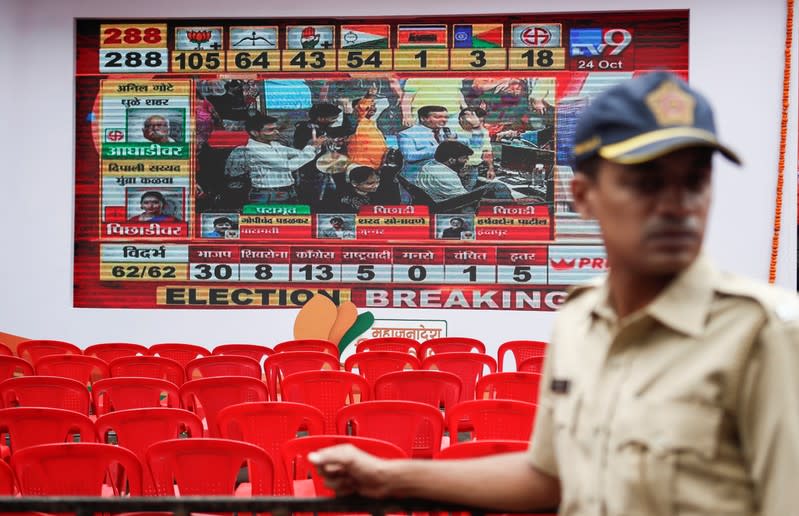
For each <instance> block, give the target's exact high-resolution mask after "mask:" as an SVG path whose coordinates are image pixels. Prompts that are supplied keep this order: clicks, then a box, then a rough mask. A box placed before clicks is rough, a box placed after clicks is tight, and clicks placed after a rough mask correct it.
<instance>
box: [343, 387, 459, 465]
mask: <svg viewBox="0 0 799 516" xmlns="http://www.w3.org/2000/svg"><path fill="white" fill-rule="evenodd" d="M336 429H337V430H338V433H339V434H342V435H344V434H346V433H347V430H348V429H350V430H351V431H352V435H356V436H360V437H372V438H375V439H383V440H385V441H389V442H391V443H394V444H396V445H397V446H399V447H400V448H402V450H403V451H404V452H405V453H407V454H408V456H412V457H426V458H431V457H432V456H433V454H435V453H436V452H437V451H438V450H440V449H441V437H442V436H443V435H444V416H443V415H442V414H441V411H440V410H439V409H437V408H435V407H433V406H430V405H428V404H426V403H417V402H415V401H400V400H392V401H364V402H362V403H354V404H352V405H347V406H346V407H342V408H341V409H339V411H338V414H337V416H336Z"/></svg>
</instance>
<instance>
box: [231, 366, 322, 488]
mask: <svg viewBox="0 0 799 516" xmlns="http://www.w3.org/2000/svg"><path fill="white" fill-rule="evenodd" d="M298 374H303V373H298ZM218 422H219V432H220V435H221V437H223V438H226V439H240V440H242V441H244V442H248V443H250V444H254V445H256V446H258V447H260V448H261V449H263V450H264V451H265V452H266V453H267V454H269V457H270V458H271V459H272V462H273V463H274V464H275V472H274V477H275V478H274V484H275V485H274V490H273V491H274V494H275V495H277V496H285V495H291V494H292V489H291V480H290V479H289V477H288V475H287V474H286V470H285V469H284V468H283V467H282V465H281V463H282V460H283V459H282V457H281V455H280V449H281V446H282V445H283V443H285V442H286V441H289V440H291V439H296V438H297V435H298V434H299V433H300V432H301V431H304V432H307V433H308V434H309V435H321V434H324V433H325V431H324V428H325V426H324V425H325V421H324V416H323V415H322V412H321V411H320V410H319V409H317V408H315V407H311V406H310V405H305V404H303V403H291V402H288V401H262V402H251V403H240V404H238V405H231V406H229V407H225V408H223V409H222V410H220V411H219V415H218Z"/></svg>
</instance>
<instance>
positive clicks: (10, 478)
mask: <svg viewBox="0 0 799 516" xmlns="http://www.w3.org/2000/svg"><path fill="white" fill-rule="evenodd" d="M15 494H17V479H16V477H15V476H14V470H13V469H11V466H9V465H8V463H7V462H6V461H4V460H0V495H2V496H11V495H15Z"/></svg>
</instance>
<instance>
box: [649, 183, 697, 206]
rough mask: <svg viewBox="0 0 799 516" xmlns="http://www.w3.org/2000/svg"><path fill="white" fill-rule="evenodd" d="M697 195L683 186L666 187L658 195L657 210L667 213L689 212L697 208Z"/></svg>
mask: <svg viewBox="0 0 799 516" xmlns="http://www.w3.org/2000/svg"><path fill="white" fill-rule="evenodd" d="M699 195H700V194H698V193H697V192H695V191H692V190H691V189H690V188H688V187H686V186H684V185H680V184H673V185H666V186H665V187H664V188H663V189H662V190H661V191H660V192H659V193H658V197H657V203H658V208H659V209H660V210H662V211H666V212H668V213H685V212H689V211H691V210H693V209H695V208H696V206H698V198H699Z"/></svg>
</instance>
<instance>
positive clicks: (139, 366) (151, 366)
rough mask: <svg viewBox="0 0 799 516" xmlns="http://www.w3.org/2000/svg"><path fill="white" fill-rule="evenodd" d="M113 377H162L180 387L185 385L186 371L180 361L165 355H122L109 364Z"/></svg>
mask: <svg viewBox="0 0 799 516" xmlns="http://www.w3.org/2000/svg"><path fill="white" fill-rule="evenodd" d="M108 367H109V368H110V369H111V377H112V378H114V377H117V376H139V377H143V378H160V379H161V380H166V381H168V382H172V383H174V384H175V385H177V386H178V387H180V386H181V385H183V382H184V381H185V379H186V372H185V371H184V370H183V366H182V365H180V362H176V361H174V360H172V359H171V358H165V357H151V356H143V357H139V356H136V357H121V358H116V359H114V360H112V361H111V363H110V364H108Z"/></svg>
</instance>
